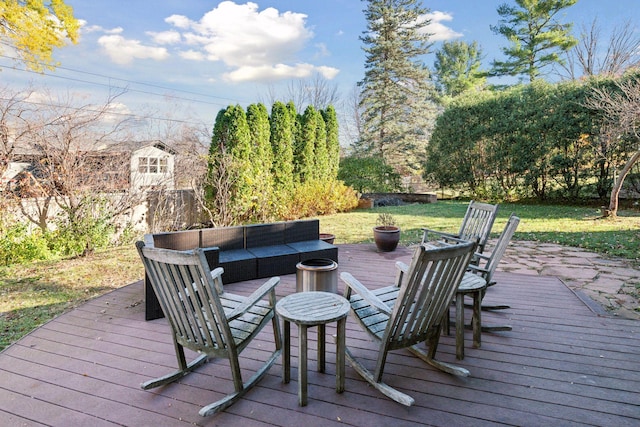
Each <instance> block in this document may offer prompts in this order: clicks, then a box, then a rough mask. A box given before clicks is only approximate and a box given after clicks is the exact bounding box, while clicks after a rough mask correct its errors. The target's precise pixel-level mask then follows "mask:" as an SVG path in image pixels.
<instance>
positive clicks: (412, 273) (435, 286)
mask: <svg viewBox="0 0 640 427" xmlns="http://www.w3.org/2000/svg"><path fill="white" fill-rule="evenodd" d="M475 248H476V242H466V241H464V242H459V243H457V244H455V245H448V244H436V245H435V246H432V245H429V244H426V243H425V244H422V245H420V246H419V247H417V248H416V251H415V253H414V255H413V259H412V260H411V265H410V266H408V267H407V266H406V265H404V264H402V263H397V264H398V268H399V274H398V276H397V283H396V285H394V286H387V287H384V288H380V289H375V290H369V289H367V288H366V287H365V286H364V285H363V284H362V283H360V282H359V281H358V280H356V279H355V278H354V277H353V276H352V275H351V274H349V273H347V272H343V273H342V274H341V275H340V277H341V278H342V280H343V281H344V282H345V283H346V285H347V286H346V287H345V292H344V296H345V298H347V299H348V300H349V302H350V304H351V313H352V314H353V316H354V317H355V319H356V320H357V321H358V323H359V324H360V325H361V326H362V327H363V328H364V330H365V331H367V332H368V334H369V335H370V337H371V338H372V339H373V340H374V341H376V342H377V343H379V346H380V349H379V352H378V357H377V362H376V367H375V371H374V372H371V371H369V370H368V369H367V368H366V367H365V366H364V365H363V364H361V363H360V362H359V361H358V360H357V359H356V358H355V357H354V355H353V354H352V353H351V351H350V350H349V348H347V350H346V358H347V360H348V361H349V363H350V364H351V365H352V366H353V368H354V369H355V370H356V371H357V372H358V373H359V374H360V375H361V376H362V377H363V378H364V379H365V380H367V381H368V382H369V383H370V384H371V385H373V386H374V387H375V388H376V389H378V390H379V391H381V392H382V393H383V394H384V395H386V396H388V397H390V398H392V399H393V400H395V401H396V402H399V403H402V404H404V405H407V406H410V405H412V404H413V403H414V400H413V398H412V397H411V396H408V395H406V394H404V393H402V392H400V391H398V390H396V389H394V388H392V387H391V386H389V385H387V384H385V383H384V382H382V373H383V371H384V366H385V361H386V359H387V353H388V352H389V351H392V350H397V349H401V348H408V349H409V350H410V351H411V352H412V353H414V354H416V355H417V356H418V357H419V358H420V359H422V360H424V361H425V362H427V363H429V364H430V365H432V366H434V367H436V368H438V369H441V370H443V371H445V372H448V373H451V374H455V375H461V376H467V375H469V371H467V370H466V369H464V368H461V367H457V366H454V365H450V364H448V363H444V362H439V361H436V360H434V356H435V352H436V348H437V345H438V340H439V338H440V330H441V327H440V324H441V321H442V319H443V316H444V315H446V314H447V310H448V307H449V305H450V304H451V302H452V300H453V297H454V295H455V292H456V289H457V288H458V285H459V284H460V280H461V279H462V276H463V275H464V272H465V271H466V269H467V267H468V265H469V262H470V260H471V257H472V255H473V252H474V249H475ZM422 342H427V344H428V346H429V350H428V352H427V351H425V350H423V349H422V348H418V346H417V344H419V343H422Z"/></svg>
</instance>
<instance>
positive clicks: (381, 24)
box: [356, 0, 435, 170]
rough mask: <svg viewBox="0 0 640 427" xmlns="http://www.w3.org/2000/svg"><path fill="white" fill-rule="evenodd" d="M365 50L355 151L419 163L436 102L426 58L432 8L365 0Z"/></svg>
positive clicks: (408, 1) (411, 1) (412, 1)
mask: <svg viewBox="0 0 640 427" xmlns="http://www.w3.org/2000/svg"><path fill="white" fill-rule="evenodd" d="M366 3H367V7H366V9H365V11H364V13H365V18H366V20H367V29H366V31H365V32H364V33H363V35H362V36H361V37H360V40H361V41H362V42H363V44H364V47H363V49H364V51H365V53H366V60H365V75H364V79H363V80H362V81H360V82H359V83H358V85H359V86H360V87H361V90H362V93H361V101H360V106H361V107H362V108H363V110H364V113H363V116H362V122H363V129H362V136H361V141H359V142H358V143H357V147H356V151H357V152H365V153H367V152H368V153H370V154H371V155H376V156H381V157H382V158H383V159H385V161H387V162H388V163H389V164H391V165H393V166H395V167H396V169H398V170H404V169H406V168H409V169H414V168H417V167H418V165H417V161H418V160H419V158H420V157H421V154H422V152H423V151H424V145H425V144H426V142H425V140H426V138H425V131H428V128H429V127H430V125H431V122H432V120H433V117H434V115H435V108H434V105H433V103H432V102H431V101H430V100H431V99H432V97H433V85H432V83H431V81H430V76H429V71H428V69H427V67H426V65H425V64H424V62H423V58H424V56H425V55H426V54H427V53H428V52H429V48H430V45H429V35H428V34H427V32H426V31H425V30H424V27H425V26H426V25H428V24H429V23H430V21H429V20H427V19H426V18H425V15H426V13H427V12H428V10H427V9H425V8H422V7H421V6H420V5H419V3H421V2H418V1H417V0H366Z"/></svg>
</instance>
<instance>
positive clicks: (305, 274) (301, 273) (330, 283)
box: [296, 258, 338, 293]
mask: <svg viewBox="0 0 640 427" xmlns="http://www.w3.org/2000/svg"><path fill="white" fill-rule="evenodd" d="M296 269H297V271H296V292H308V291H324V292H333V293H338V263H337V262H335V261H333V260H331V259H327V258H318V259H308V260H306V261H302V262H299V263H298V264H296Z"/></svg>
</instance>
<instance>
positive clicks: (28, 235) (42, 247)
mask: <svg viewBox="0 0 640 427" xmlns="http://www.w3.org/2000/svg"><path fill="white" fill-rule="evenodd" d="M0 231H1V235H2V236H1V239H0V259H1V260H2V262H3V263H4V264H5V265H10V264H20V263H24V262H29V261H34V260H44V259H50V258H52V256H53V254H52V253H51V250H50V249H49V246H48V244H47V238H46V236H44V235H43V233H42V231H41V230H40V229H39V228H37V229H35V230H33V231H29V229H28V227H27V226H26V225H25V224H12V225H8V226H0Z"/></svg>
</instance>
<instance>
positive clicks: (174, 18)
mask: <svg viewBox="0 0 640 427" xmlns="http://www.w3.org/2000/svg"><path fill="white" fill-rule="evenodd" d="M164 22H166V23H167V24H171V25H173V26H174V27H177V28H180V29H183V30H186V29H187V28H189V26H190V25H191V20H190V19H189V18H187V17H186V16H182V15H171V16H170V17H168V18H166V19H165V20H164Z"/></svg>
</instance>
